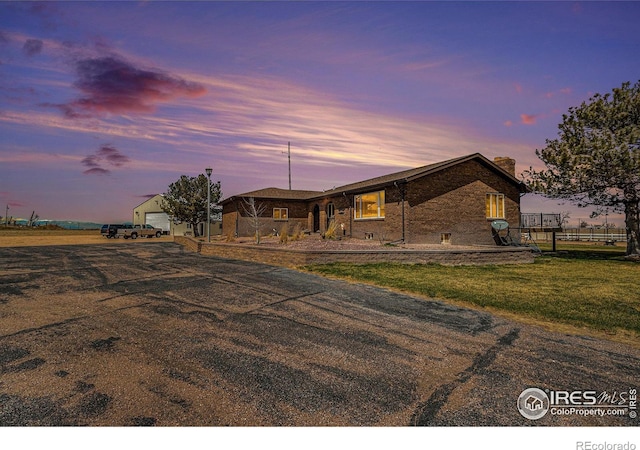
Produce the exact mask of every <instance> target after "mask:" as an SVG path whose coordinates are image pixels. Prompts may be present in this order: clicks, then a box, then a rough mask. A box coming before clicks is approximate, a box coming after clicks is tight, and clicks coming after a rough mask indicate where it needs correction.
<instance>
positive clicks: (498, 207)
mask: <svg viewBox="0 0 640 450" xmlns="http://www.w3.org/2000/svg"><path fill="white" fill-rule="evenodd" d="M486 210H487V219H504V218H505V217H504V194H498V193H491V194H487V198H486Z"/></svg>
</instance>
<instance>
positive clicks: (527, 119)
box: [520, 114, 539, 125]
mask: <svg viewBox="0 0 640 450" xmlns="http://www.w3.org/2000/svg"><path fill="white" fill-rule="evenodd" d="M538 117H539V115H537V114H520V121H521V122H522V124H523V125H535V124H536V121H537V120H538Z"/></svg>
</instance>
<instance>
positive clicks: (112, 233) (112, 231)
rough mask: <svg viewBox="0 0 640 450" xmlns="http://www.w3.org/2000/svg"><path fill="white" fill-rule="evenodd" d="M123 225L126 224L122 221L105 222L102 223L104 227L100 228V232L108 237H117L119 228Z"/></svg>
mask: <svg viewBox="0 0 640 450" xmlns="http://www.w3.org/2000/svg"><path fill="white" fill-rule="evenodd" d="M123 227H124V225H123V224H121V223H117V224H105V225H102V228H100V234H101V235H103V236H104V237H106V238H108V239H111V238H115V237H117V234H118V230H119V229H120V228H123Z"/></svg>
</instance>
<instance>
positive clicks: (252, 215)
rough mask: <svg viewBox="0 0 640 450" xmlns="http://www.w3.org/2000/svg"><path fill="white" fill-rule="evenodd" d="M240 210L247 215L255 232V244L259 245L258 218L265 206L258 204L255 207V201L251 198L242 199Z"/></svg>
mask: <svg viewBox="0 0 640 450" xmlns="http://www.w3.org/2000/svg"><path fill="white" fill-rule="evenodd" d="M242 201H243V203H242V209H244V212H245V213H246V214H247V216H248V217H249V219H250V221H251V226H252V228H253V230H254V232H255V238H256V244H259V243H260V217H261V216H262V213H264V211H265V210H266V209H267V205H265V204H262V203H260V204H258V205H256V199H255V198H253V197H249V198H243V199H242Z"/></svg>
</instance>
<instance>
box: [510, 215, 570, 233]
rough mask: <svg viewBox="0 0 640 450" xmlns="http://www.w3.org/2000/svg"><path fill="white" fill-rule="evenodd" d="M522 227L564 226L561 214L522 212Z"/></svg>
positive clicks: (557, 227)
mask: <svg viewBox="0 0 640 450" xmlns="http://www.w3.org/2000/svg"><path fill="white" fill-rule="evenodd" d="M520 227H521V228H556V229H559V228H562V218H561V217H560V214H545V213H522V214H520Z"/></svg>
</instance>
